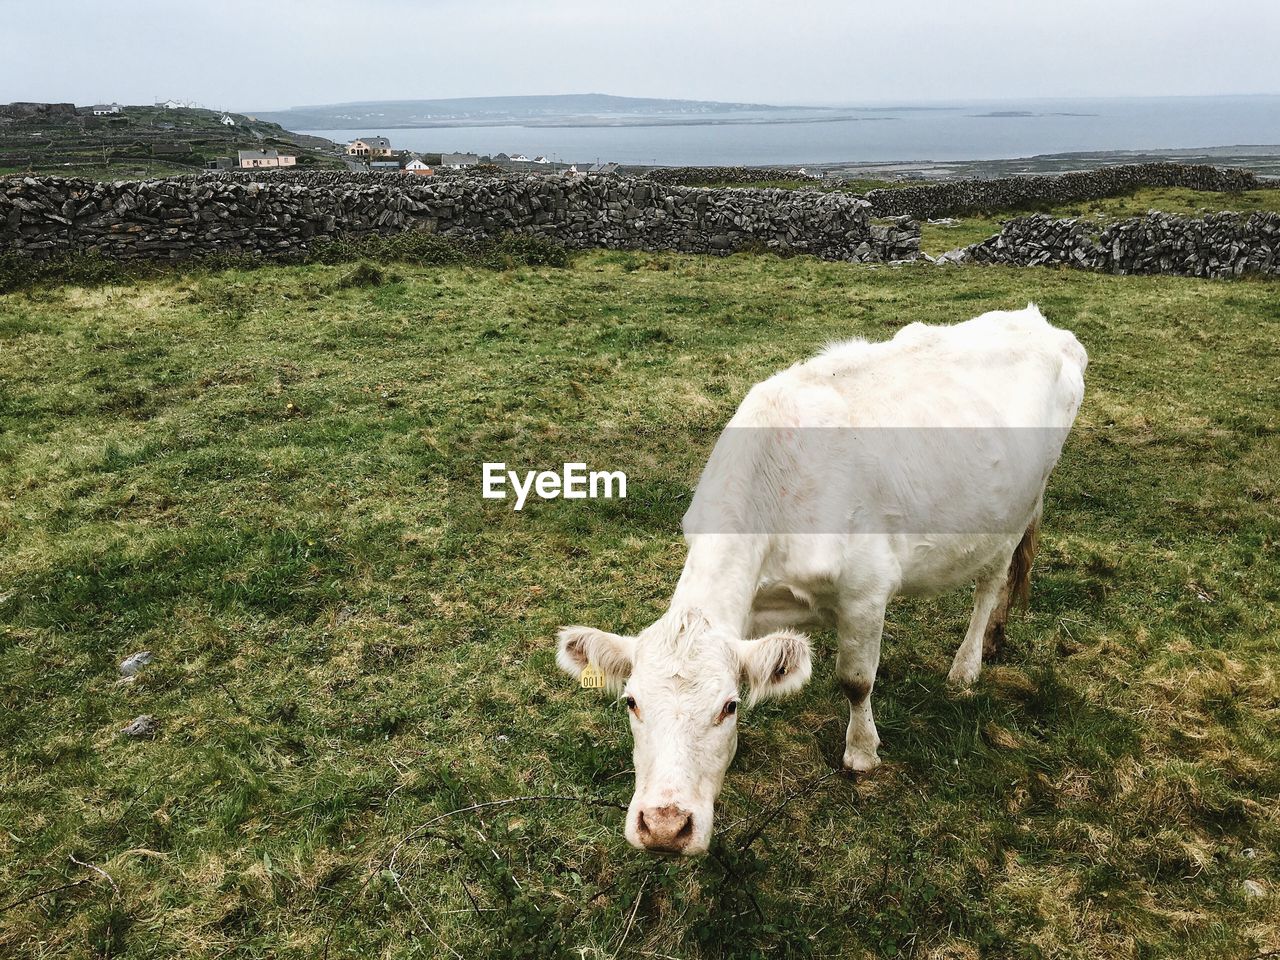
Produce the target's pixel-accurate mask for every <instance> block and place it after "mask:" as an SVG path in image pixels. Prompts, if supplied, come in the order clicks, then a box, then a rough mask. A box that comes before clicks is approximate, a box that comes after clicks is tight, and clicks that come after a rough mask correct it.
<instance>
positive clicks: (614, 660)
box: [556, 627, 636, 691]
mask: <svg viewBox="0 0 1280 960" xmlns="http://www.w3.org/2000/svg"><path fill="white" fill-rule="evenodd" d="M558 639H559V642H560V643H559V648H558V649H557V650H556V663H558V664H559V665H560V669H561V670H563V671H564V672H565V673H567V674H569V676H571V677H574V678H575V679H576V678H578V677H581V676H582V671H583V670H585V669H587V666H588V665H590V666H593V667H595V668H596V669H597V670H599V671H601V672H602V673H603V674H604V680H605V685H606V686H607V687H608V688H609V689H610V690H615V691H616V690H620V689H621V688H622V685H623V684H624V683H626V682H627V677H629V676H631V660H632V657H633V655H634V652H635V645H636V642H635V640H634V639H633V638H631V637H620V636H618V635H617V634H616V633H606V632H605V631H604V630H596V629H595V628H594V627H561V628H560V633H559V634H558Z"/></svg>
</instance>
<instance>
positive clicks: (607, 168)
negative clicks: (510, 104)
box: [94, 107, 618, 177]
mask: <svg viewBox="0 0 1280 960" xmlns="http://www.w3.org/2000/svg"><path fill="white" fill-rule="evenodd" d="M97 109H99V108H97V107H95V108H94V110H95V112H96V110H97ZM104 109H106V108H104ZM227 120H228V121H229V122H230V123H233V124H234V122H235V121H234V120H232V119H231V118H230V117H228V118H227ZM339 149H341V150H342V160H343V162H344V163H345V164H346V166H347V169H348V170H351V171H354V172H358V173H403V174H407V175H409V176H417V177H432V176H435V174H436V172H437V171H441V170H449V171H456V170H466V169H467V168H469V167H476V166H479V165H481V164H485V165H488V166H494V167H499V168H500V169H503V170H508V171H512V172H519V173H548V174H550V173H554V174H559V175H569V176H577V175H596V176H601V175H603V176H607V175H609V174H611V173H616V172H617V170H618V164H616V163H593V164H584V165H583V169H579V168H578V165H577V164H572V163H558V162H555V161H553V160H550V159H548V158H547V157H545V156H537V157H526V156H525V155H524V154H522V153H515V154H510V155H508V154H506V153H499V154H497V155H496V156H481V155H480V154H477V153H436V154H432V153H415V152H413V151H411V150H398V149H396V148H395V147H393V146H392V145H391V141H390V139H388V138H387V137H383V136H376V137H359V138H358V139H355V140H352V141H351V142H350V143H348V144H347V145H346V147H345V148H342V147H340V148H339ZM297 162H298V158H297V157H296V156H293V155H291V154H288V153H281V152H280V151H279V150H273V149H272V150H240V151H237V153H236V156H235V157H218V158H217V159H215V160H211V161H209V164H208V166H209V169H211V170H233V169H240V170H259V169H263V168H281V167H293V166H296V165H297Z"/></svg>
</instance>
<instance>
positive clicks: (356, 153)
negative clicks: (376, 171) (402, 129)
mask: <svg viewBox="0 0 1280 960" xmlns="http://www.w3.org/2000/svg"><path fill="white" fill-rule="evenodd" d="M347 155H348V156H351V157H389V156H391V141H390V140H388V139H387V138H386V137H361V138H360V139H359V140H352V141H351V142H350V143H349V144H347Z"/></svg>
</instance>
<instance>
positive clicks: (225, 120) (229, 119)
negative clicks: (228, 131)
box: [219, 113, 236, 127]
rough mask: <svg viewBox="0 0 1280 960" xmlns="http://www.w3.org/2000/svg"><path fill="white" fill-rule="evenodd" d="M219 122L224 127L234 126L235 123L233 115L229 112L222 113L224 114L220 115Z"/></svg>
mask: <svg viewBox="0 0 1280 960" xmlns="http://www.w3.org/2000/svg"><path fill="white" fill-rule="evenodd" d="M219 122H220V123H221V124H222V125H223V126H224V127H234V126H235V125H236V120H235V117H233V116H231V114H229V113H224V114H223V115H222V120H221V121H219Z"/></svg>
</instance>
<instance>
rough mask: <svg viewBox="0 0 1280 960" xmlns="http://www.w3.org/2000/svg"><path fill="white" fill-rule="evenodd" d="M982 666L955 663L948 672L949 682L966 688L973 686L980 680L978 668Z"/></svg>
mask: <svg viewBox="0 0 1280 960" xmlns="http://www.w3.org/2000/svg"><path fill="white" fill-rule="evenodd" d="M979 669H981V668H977V669H974V668H969V667H961V666H960V665H959V664H953V665H952V667H951V672H950V673H948V674H947V683H949V684H951V685H952V686H953V687H959V688H960V689H962V690H963V689H966V688H968V687H972V686H973V685H974V684H975V683H977V681H978V670H979Z"/></svg>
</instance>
